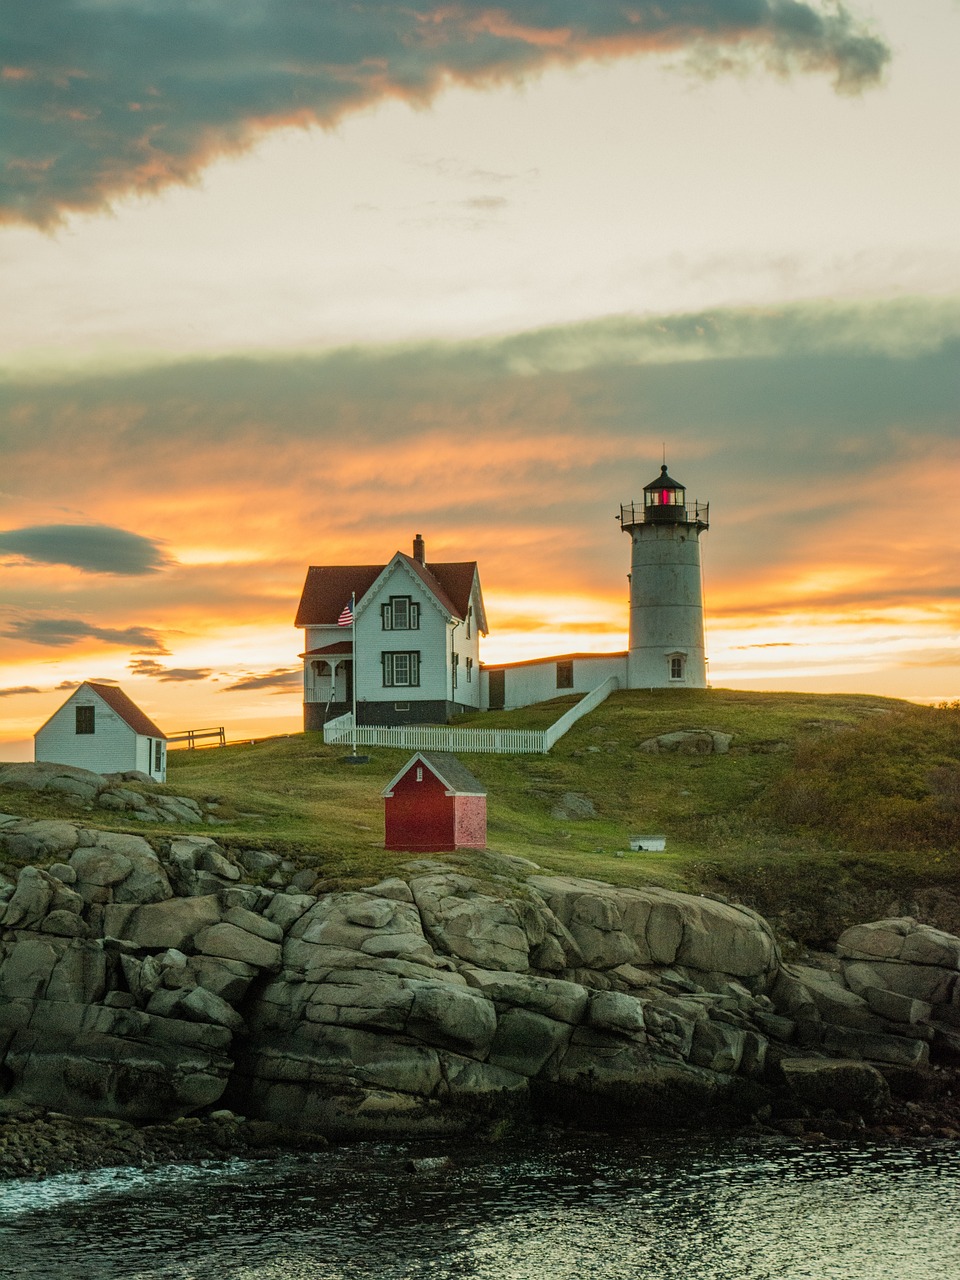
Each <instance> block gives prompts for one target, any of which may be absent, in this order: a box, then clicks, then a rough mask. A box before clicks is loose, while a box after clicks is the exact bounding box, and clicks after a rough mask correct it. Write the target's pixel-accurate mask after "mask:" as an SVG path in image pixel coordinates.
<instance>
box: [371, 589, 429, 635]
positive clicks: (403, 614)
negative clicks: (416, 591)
mask: <svg viewBox="0 0 960 1280" xmlns="http://www.w3.org/2000/svg"><path fill="white" fill-rule="evenodd" d="M380 624H381V627H382V628H383V630H384V631H419V630H420V605H419V603H418V602H417V601H416V600H412V599H411V598H410V596H391V597H390V599H389V601H388V603H386V604H382V605H381V606H380Z"/></svg>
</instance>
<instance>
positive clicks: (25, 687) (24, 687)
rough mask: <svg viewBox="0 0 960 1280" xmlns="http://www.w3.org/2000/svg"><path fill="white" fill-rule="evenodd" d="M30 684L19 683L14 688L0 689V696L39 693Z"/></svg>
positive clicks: (10, 696)
mask: <svg viewBox="0 0 960 1280" xmlns="http://www.w3.org/2000/svg"><path fill="white" fill-rule="evenodd" d="M39 692H40V690H39V689H35V688H34V687H33V685H32V684H21V685H19V686H18V687H17V688H16V689H0V698H15V697H16V696H17V694H19V693H39Z"/></svg>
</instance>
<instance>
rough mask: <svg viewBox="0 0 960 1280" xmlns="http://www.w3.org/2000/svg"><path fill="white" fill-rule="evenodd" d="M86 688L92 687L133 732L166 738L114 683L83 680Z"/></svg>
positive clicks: (149, 736) (147, 736)
mask: <svg viewBox="0 0 960 1280" xmlns="http://www.w3.org/2000/svg"><path fill="white" fill-rule="evenodd" d="M83 683H84V684H85V685H86V687H87V688H88V689H92V690H93V691H94V693H96V694H98V695H99V696H100V697H101V698H102V699H103V700H104V702H105V703H106V704H107V706H108V707H109V708H110V710H111V711H115V712H116V713H117V715H118V716H119V717H120V719H121V720H123V721H124V722H125V723H126V724H128V725H129V726H130V728H131V729H132V730H133V731H134V733H139V734H142V735H143V736H144V737H145V738H166V736H167V735H166V734H165V733H163V732H161V730H160V729H158V728H157V726H156V725H155V724H154V723H153V721H152V720H151V719H150V718H149V716H145V715H144V713H143V712H142V711H141V710H140V708H139V707H138V706H137V704H136V703H135V702H131V700H130V699H129V698H128V697H127V695H126V694H125V693H124V692H123V690H122V689H118V688H117V686H116V685H115V684H94V683H93V681H92V680H84V682H83Z"/></svg>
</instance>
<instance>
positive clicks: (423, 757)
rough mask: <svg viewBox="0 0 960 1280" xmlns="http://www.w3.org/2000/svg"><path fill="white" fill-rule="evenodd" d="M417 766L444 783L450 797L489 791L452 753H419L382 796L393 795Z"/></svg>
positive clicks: (388, 784)
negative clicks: (401, 780)
mask: <svg viewBox="0 0 960 1280" xmlns="http://www.w3.org/2000/svg"><path fill="white" fill-rule="evenodd" d="M417 764H420V765H424V766H426V768H428V769H429V770H430V772H431V773H432V774H433V775H434V777H435V778H437V779H438V781H440V782H442V783H443V785H444V787H445V788H446V790H447V794H448V795H456V796H485V795H486V794H487V789H486V787H485V786H484V785H483V783H482V782H481V781H480V780H479V779H478V778H475V777H474V776H473V774H472V773H471V772H470V770H469V769H468V768H467V766H466V765H465V764H463V763H462V762H461V761H460V760H458V759H457V757H456V756H455V755H454V754H453V753H452V752H450V751H418V752H417V753H416V754H415V755H413V756H411V757H410V759H409V760H408V761H407V763H406V764H405V765H404V766H403V768H402V769H401V770H400V772H399V773H398V774H397V775H396V776H395V777H393V778H391V780H390V781H389V782H388V783H387V785H386V786H385V787H384V788H383V790H382V791H381V792H380V794H381V795H382V796H384V797H390V796H392V795H393V789H394V787H395V786H396V785H397V783H398V782H399V781H400V779H401V778H403V777H404V776H405V775H406V774H408V773H409V772H410V770H411V769H412V768H413V767H414V766H415V765H417Z"/></svg>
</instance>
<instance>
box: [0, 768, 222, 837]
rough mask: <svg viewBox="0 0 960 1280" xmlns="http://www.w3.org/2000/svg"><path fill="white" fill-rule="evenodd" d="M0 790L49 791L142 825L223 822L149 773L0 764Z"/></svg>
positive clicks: (209, 809)
mask: <svg viewBox="0 0 960 1280" xmlns="http://www.w3.org/2000/svg"><path fill="white" fill-rule="evenodd" d="M129 783H136V784H144V783H145V784H146V785H147V791H146V792H141V791H137V790H136V788H135V787H132V786H129V785H125V784H129ZM0 787H9V788H11V789H13V790H20V791H45V792H47V793H52V794H59V795H61V796H67V797H69V798H70V799H71V800H72V801H73V803H74V804H75V805H76V806H77V807H79V808H84V809H93V808H94V807H99V808H101V809H110V810H112V811H114V812H116V813H124V814H126V815H128V816H129V817H133V818H137V819H139V820H140V821H142V822H152V823H157V822H170V823H177V824H178V825H183V824H184V823H187V824H190V823H195V822H206V823H209V824H210V825H216V824H217V823H218V822H220V821H221V819H220V818H218V817H217V816H216V813H215V812H214V811H213V810H214V808H215V807H216V806H215V805H214V806H210V805H207V806H203V805H201V804H199V803H198V802H197V801H196V800H191V799H190V798H189V797H188V796H173V795H169V794H167V793H166V792H164V791H161V790H160V789H159V788H158V787H157V786H156V785H155V783H154V781H153V779H152V778H151V777H150V775H149V774H147V773H138V772H137V771H136V770H131V771H129V772H127V773H108V774H99V773H93V772H91V770H89V769H78V768H77V767H76V766H74V765H69V764H50V763H47V762H41V763H37V764H28V763H23V764H0Z"/></svg>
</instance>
